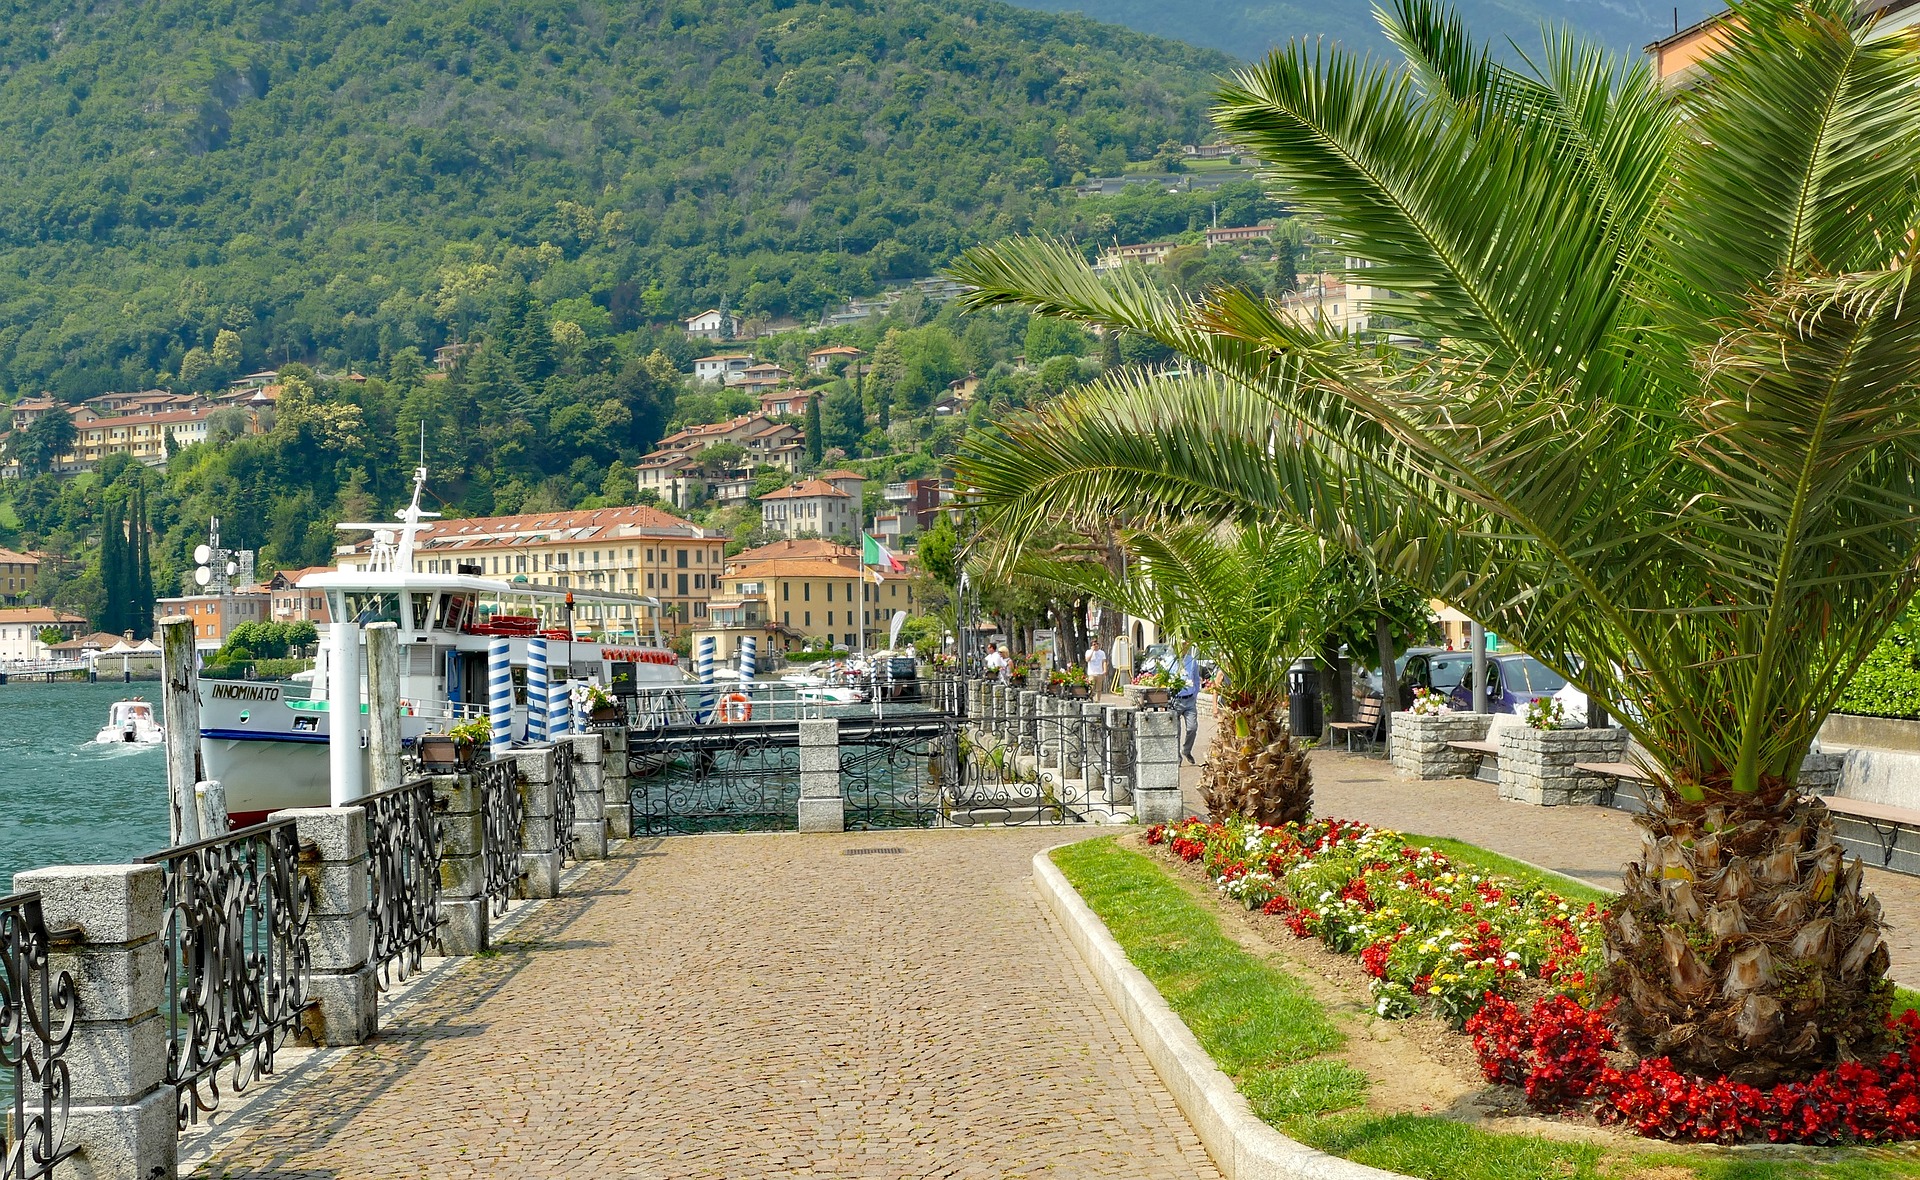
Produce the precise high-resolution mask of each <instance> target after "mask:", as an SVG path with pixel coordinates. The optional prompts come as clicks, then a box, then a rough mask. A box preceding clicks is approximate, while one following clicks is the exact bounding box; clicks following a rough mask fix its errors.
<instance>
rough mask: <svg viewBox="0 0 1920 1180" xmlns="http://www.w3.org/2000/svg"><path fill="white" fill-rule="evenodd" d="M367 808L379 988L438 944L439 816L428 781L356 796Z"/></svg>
mask: <svg viewBox="0 0 1920 1180" xmlns="http://www.w3.org/2000/svg"><path fill="white" fill-rule="evenodd" d="M360 805H361V806H362V807H364V808H366V811H367V875H368V879H369V885H370V890H369V897H368V901H369V906H370V913H371V917H372V925H373V963H374V966H375V967H376V968H377V969H378V974H377V979H378V980H379V984H380V989H381V990H382V991H385V990H386V989H387V988H388V987H390V986H391V985H393V984H395V983H398V982H400V981H401V980H404V979H406V978H407V977H408V976H409V975H412V974H413V973H414V972H415V971H418V970H419V969H420V963H421V960H422V959H424V958H425V957H426V953H427V948H428V947H433V948H435V949H438V948H439V945H440V848H441V833H440V816H439V807H438V806H437V805H436V801H435V798H434V794H433V782H432V780H431V779H424V778H422V779H415V780H414V781H412V782H407V783H402V784H401V785H400V786H397V787H394V788H392V789H391V790H386V791H380V792H378V793H376V794H372V795H368V796H367V797H366V798H365V799H362V800H360Z"/></svg>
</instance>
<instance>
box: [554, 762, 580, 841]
mask: <svg viewBox="0 0 1920 1180" xmlns="http://www.w3.org/2000/svg"><path fill="white" fill-rule="evenodd" d="M578 789H579V779H578V769H577V767H576V766H575V762H574V752H573V743H572V742H568V741H559V742H555V743H553V846H554V848H556V849H558V850H559V852H560V863H562V864H565V863H567V862H568V861H573V860H578V859H579V857H577V856H576V855H574V850H573V818H574V815H575V813H576V800H575V798H574V792H575V791H576V790H578Z"/></svg>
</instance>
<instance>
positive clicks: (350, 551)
mask: <svg viewBox="0 0 1920 1180" xmlns="http://www.w3.org/2000/svg"><path fill="white" fill-rule="evenodd" d="M726 544H727V537H726V534H724V533H718V532H714V531H713V530H711V529H702V528H700V527H699V526H697V525H694V524H692V523H690V522H688V521H685V520H682V519H680V518H679V517H677V516H673V515H671V514H669V513H666V512H662V511H661V510H660V509H658V508H650V507H645V506H640V507H632V508H597V509H590V510H581V511H576V512H528V513H521V514H518V515H515V516H487V517H476V518H470V519H464V520H441V521H435V522H434V523H433V527H432V528H430V529H427V530H425V531H423V532H422V533H421V534H420V535H419V539H418V540H417V541H416V542H415V545H414V563H413V564H414V569H415V570H417V571H419V572H421V573H436V574H457V573H472V574H478V575H480V576H481V577H487V578H499V579H501V580H502V581H507V582H525V583H527V584H530V585H535V586H553V587H559V588H562V589H570V590H591V591H600V592H604V593H609V594H621V595H632V596H634V597H636V598H652V599H657V600H658V601H659V603H660V607H659V615H660V626H661V631H662V633H663V634H666V635H669V636H671V635H677V634H679V633H680V632H681V631H682V630H684V629H686V628H688V627H690V626H697V625H699V624H701V623H703V622H704V621H705V620H706V617H707V604H708V602H709V601H710V600H711V599H712V597H713V595H714V593H715V592H716V591H718V590H719V588H720V575H721V573H722V571H723V569H724V568H725V563H724V561H723V556H724V554H725V551H726ZM369 548H370V545H369V543H368V542H364V541H363V542H361V543H359V544H356V545H349V546H343V547H342V548H341V549H340V551H339V552H338V555H337V558H338V564H339V566H340V568H342V569H356V568H359V566H360V564H361V563H362V562H364V561H365V560H366V557H367V552H368V549H369ZM574 619H575V622H576V623H577V624H579V625H581V626H584V627H586V628H587V629H589V630H592V631H596V632H602V633H606V634H608V635H610V636H622V635H625V636H629V637H636V638H646V637H648V636H650V635H651V634H652V628H653V622H654V620H653V616H652V615H651V614H650V613H649V612H648V609H647V608H646V607H645V605H644V604H635V603H618V604H596V603H581V604H579V606H578V607H577V608H576V611H575V614H574Z"/></svg>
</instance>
